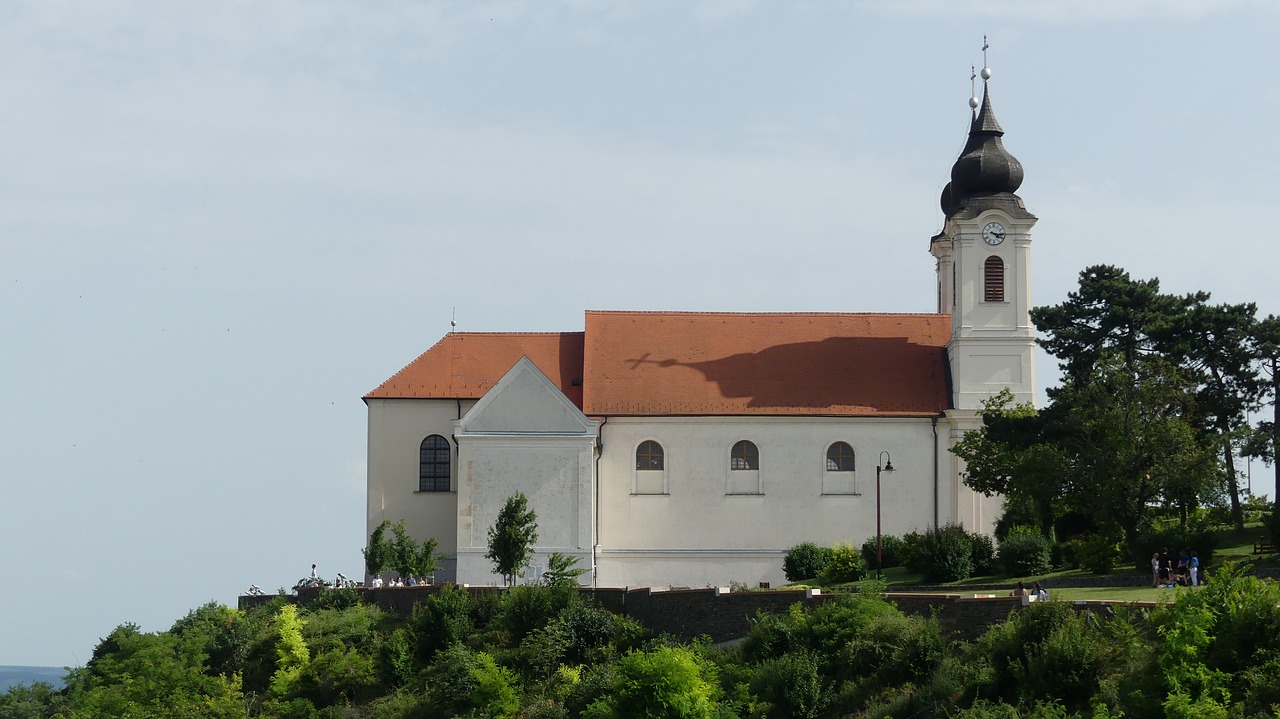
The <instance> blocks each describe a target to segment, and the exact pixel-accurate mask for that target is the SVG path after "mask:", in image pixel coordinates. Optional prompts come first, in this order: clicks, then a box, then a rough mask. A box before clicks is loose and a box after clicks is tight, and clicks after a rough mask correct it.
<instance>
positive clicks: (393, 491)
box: [364, 72, 1036, 587]
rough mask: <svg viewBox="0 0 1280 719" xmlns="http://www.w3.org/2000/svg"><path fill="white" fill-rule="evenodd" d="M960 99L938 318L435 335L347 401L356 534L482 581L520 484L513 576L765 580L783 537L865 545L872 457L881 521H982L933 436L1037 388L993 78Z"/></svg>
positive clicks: (599, 321)
mask: <svg viewBox="0 0 1280 719" xmlns="http://www.w3.org/2000/svg"><path fill="white" fill-rule="evenodd" d="M986 75H987V73H985V72H984V76H986ZM984 84H985V83H984ZM974 104H975V105H977V107H975V112H974V114H973V116H972V123H971V127H970V131H969V136H968V142H967V144H966V145H965V147H964V149H963V150H962V152H961V154H960V157H959V158H958V159H957V160H956V161H955V164H954V165H953V166H952V168H951V180H950V183H949V184H948V185H947V186H946V188H945V189H944V190H943V193H942V200H941V204H942V211H943V213H944V215H945V222H944V225H943V228H942V231H941V232H940V233H938V234H937V235H936V236H934V237H933V238H932V239H931V241H930V244H929V251H930V253H931V254H932V255H933V257H934V258H935V261H936V272H937V303H938V304H937V313H935V314H878V313H873V314H863V313H842V312H831V313H720V312H631V311H587V312H586V318H585V325H584V328H583V330H582V331H579V332H553V333H524V332H510V333H504V332H454V333H450V334H448V335H446V336H445V337H443V338H442V339H441V340H440V341H439V342H437V343H436V344H435V345H434V346H432V347H431V348H430V349H428V350H427V351H426V352H424V353H423V354H422V355H421V356H419V357H418V358H417V359H415V360H413V361H412V362H410V363H409V364H408V366H406V367H405V368H404V369H402V370H400V371H399V372H397V373H396V374H395V375H394V376H392V377H391V378H390V379H388V380H387V381H385V382H383V383H382V384H381V385H379V386H378V387H377V389H374V390H373V391H371V392H369V393H368V394H367V395H366V396H365V397H364V401H365V403H366V404H367V405H368V409H369V425H368V433H369V434H368V441H369V448H368V513H367V528H366V536H367V533H369V532H372V531H373V529H374V528H375V527H376V526H377V525H378V524H379V523H381V522H382V521H383V520H391V521H392V522H397V521H400V520H404V521H405V523H406V526H407V528H408V529H409V531H410V533H411V534H412V535H413V536H414V537H416V538H417V539H419V540H425V539H427V538H430V537H434V538H435V539H436V540H437V541H438V542H439V548H440V550H441V551H442V552H444V553H445V554H447V555H448V559H447V561H446V562H445V568H444V570H443V572H442V575H437V576H436V581H454V582H458V583H469V584H497V583H499V582H500V579H499V577H498V576H497V575H496V574H494V573H493V571H492V569H491V567H490V562H489V561H488V560H486V559H485V557H484V555H485V552H486V549H487V547H486V544H487V530H488V528H489V527H490V526H491V525H492V524H493V522H494V520H495V518H496V517H497V514H498V510H499V509H500V508H501V507H502V505H503V503H504V502H505V501H506V499H507V498H508V497H509V496H511V495H513V494H514V493H516V492H523V493H524V494H525V495H526V496H527V497H528V498H529V502H530V506H531V508H532V509H534V510H535V511H536V512H537V516H538V534H539V540H538V542H537V544H536V547H535V551H536V554H535V559H534V560H533V564H532V565H531V567H530V577H529V578H530V579H534V578H536V577H537V576H538V574H539V573H540V571H541V569H542V567H544V566H545V562H546V557H547V556H548V555H549V554H550V553H552V552H561V553H564V554H569V555H572V556H574V557H577V558H578V559H579V564H578V566H579V567H581V568H584V569H587V570H588V571H587V572H586V573H585V574H584V575H582V577H580V581H582V583H584V584H593V585H596V586H628V585H629V586H686V587H703V586H709V585H712V586H727V585H728V584H729V583H730V582H741V583H746V584H749V585H755V584H756V583H759V582H771V583H774V584H775V585H777V584H780V583H782V582H783V581H784V578H783V573H782V559H783V555H784V554H785V552H786V550H787V549H788V548H789V547H791V546H793V545H795V544H798V543H800V542H804V541H812V542H816V543H818V544H821V545H831V544H833V543H835V542H839V541H847V542H851V543H853V544H854V545H855V546H857V545H860V544H861V542H863V541H864V540H865V539H867V538H868V537H874V536H875V534H876V521H877V509H876V505H877V496H876V467H877V465H878V464H880V465H883V463H884V461H885V460H888V459H891V460H892V463H893V465H894V467H895V469H896V471H894V472H893V473H892V474H885V475H884V480H883V494H882V503H881V505H882V508H881V521H882V526H883V532H884V533H885V534H901V533H904V532H908V531H912V530H924V529H926V528H928V527H931V526H940V525H944V524H947V523H951V522H955V523H960V524H963V525H965V526H966V527H969V528H970V529H972V530H977V531H982V532H991V531H992V529H993V527H994V523H995V521H996V520H997V519H998V517H999V513H1000V510H1001V500H1000V499H999V498H987V497H983V496H982V495H979V494H976V493H974V492H972V491H970V490H969V489H968V488H967V487H965V486H964V484H963V482H962V481H961V476H962V470H963V466H962V464H961V463H960V461H959V460H958V459H957V458H956V457H955V456H954V455H952V454H951V453H950V452H949V451H948V450H949V448H950V447H951V445H952V444H953V443H954V442H956V440H957V439H959V438H960V437H962V436H963V435H964V433H965V432H967V431H969V430H971V429H974V428H976V427H978V426H979V425H980V422H981V418H980V417H979V416H978V414H977V410H978V409H980V407H981V404H982V401H983V400H984V399H986V398H987V397H989V396H991V395H992V394H994V393H996V392H998V391H1000V390H1001V389H1002V388H1006V387H1007V388H1009V389H1010V390H1011V391H1012V392H1013V394H1014V396H1015V398H1016V399H1017V400H1018V401H1020V402H1030V401H1033V399H1034V394H1035V390H1034V379H1035V374H1034V365H1033V358H1034V346H1035V339H1034V330H1033V327H1032V325H1031V321H1030V317H1029V310H1030V302H1031V277H1030V272H1029V253H1030V249H1031V229H1032V226H1033V225H1034V224H1035V222H1036V218H1035V216H1034V215H1032V214H1031V213H1029V212H1027V210H1026V208H1025V207H1024V205H1023V202H1022V200H1021V198H1019V197H1018V195H1016V194H1014V193H1015V192H1016V191H1017V190H1018V187H1019V186H1020V185H1021V183H1022V178H1023V171H1022V166H1021V164H1020V163H1019V162H1018V160H1017V159H1015V158H1014V157H1013V156H1012V155H1011V154H1009V152H1007V151H1006V150H1005V148H1004V146H1003V143H1002V140H1001V138H1002V136H1003V135H1004V131H1003V130H1002V129H1001V127H1000V124H999V123H998V122H997V121H996V116H995V113H994V111H993V110H992V107H991V98H990V92H989V88H986V87H984V91H983V97H982V100H981V103H977V102H976V101H975V103H974ZM886 453H887V454H886Z"/></svg>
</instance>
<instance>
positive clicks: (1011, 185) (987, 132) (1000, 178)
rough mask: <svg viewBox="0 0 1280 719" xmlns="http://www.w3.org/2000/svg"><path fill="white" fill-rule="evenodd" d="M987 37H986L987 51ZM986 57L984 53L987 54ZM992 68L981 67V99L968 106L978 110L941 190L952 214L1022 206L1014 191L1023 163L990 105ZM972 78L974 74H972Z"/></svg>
mask: <svg viewBox="0 0 1280 719" xmlns="http://www.w3.org/2000/svg"><path fill="white" fill-rule="evenodd" d="M985 40H986V38H983V41H984V42H983V50H984V53H983V54H984V55H985V50H986V49H987V47H986V42H985ZM984 60H985V57H984ZM990 79H991V68H989V67H983V68H982V101H981V102H979V101H978V98H977V97H976V96H975V97H973V98H972V99H970V101H969V106H970V107H971V108H975V109H976V110H977V112H976V113H974V114H973V118H972V120H971V121H970V123H969V138H968V141H967V142H966V143H965V146H964V149H963V150H961V151H960V157H959V158H957V159H956V161H955V164H954V165H952V166H951V182H950V183H948V184H947V186H946V187H945V188H944V189H943V190H942V197H941V203H940V204H941V205H942V211H943V212H944V213H945V214H946V215H947V216H948V217H950V216H951V215H953V214H955V213H956V212H958V211H960V210H961V209H962V208H964V207H968V206H973V205H975V201H978V200H985V201H983V202H980V203H977V204H981V205H983V206H990V205H992V204H1000V205H1006V204H1008V203H1009V202H1010V201H1012V202H1014V203H1016V206H1018V207H1021V206H1022V200H1021V199H1020V198H1018V196H1017V195H1015V194H1014V193H1015V192H1017V191H1018V188H1019V187H1021V186H1022V179H1023V171H1022V163H1021V162H1018V158H1016V157H1014V156H1013V155H1012V154H1010V153H1009V151H1008V150H1006V149H1005V148H1004V141H1003V140H1002V139H1001V138H1003V137H1004V128H1002V127H1000V122H999V121H998V120H996V113H995V110H993V109H992V107H991V88H990V86H989V85H988V81H989V80H990ZM970 80H971V81H972V80H973V76H972V75H971V76H970Z"/></svg>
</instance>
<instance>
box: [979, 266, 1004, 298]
mask: <svg viewBox="0 0 1280 719" xmlns="http://www.w3.org/2000/svg"><path fill="white" fill-rule="evenodd" d="M982 270H983V271H982V289H983V291H982V298H983V300H984V301H986V302H1004V261H1003V260H1001V259H1000V258H999V257H996V256H994V255H993V256H991V257H988V258H987V262H986V264H985V265H984V266H983V268H982Z"/></svg>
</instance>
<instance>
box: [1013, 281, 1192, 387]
mask: <svg viewBox="0 0 1280 719" xmlns="http://www.w3.org/2000/svg"><path fill="white" fill-rule="evenodd" d="M1190 301H1191V299H1188V298H1179V297H1174V296H1172V295H1166V294H1162V293H1161V292H1160V280H1158V279H1154V278H1153V279H1150V280H1134V279H1132V278H1130V277H1129V273H1128V272H1125V271H1124V270H1122V269H1120V268H1119V267H1113V266H1111V265H1094V266H1092V267H1086V268H1085V269H1084V270H1081V272H1080V281H1079V289H1077V290H1075V291H1073V292H1070V293H1068V294H1067V299H1066V301H1065V302H1063V303H1061V304H1058V305H1051V306H1045V307H1035V308H1032V310H1031V321H1032V322H1033V323H1035V326H1036V329H1037V330H1039V332H1040V335H1041V336H1040V339H1039V343H1040V346H1041V347H1044V349H1045V351H1046V352H1048V353H1049V354H1051V355H1053V356H1054V357H1057V358H1058V359H1059V361H1060V363H1059V367H1061V368H1062V371H1063V385H1064V386H1071V385H1079V384H1084V383H1087V382H1088V381H1089V379H1090V377H1092V376H1093V374H1094V372H1095V371H1096V370H1097V369H1098V368H1099V367H1100V366H1101V365H1102V362H1103V360H1104V358H1108V357H1109V358H1111V359H1110V360H1108V361H1115V358H1118V361H1119V362H1120V364H1121V365H1123V366H1125V367H1127V368H1130V369H1132V368H1133V367H1135V366H1136V365H1137V363H1138V362H1139V360H1141V358H1143V357H1147V356H1151V355H1155V354H1158V353H1159V352H1160V343H1161V339H1162V338H1164V337H1167V335H1168V331H1169V328H1170V326H1171V324H1172V323H1173V321H1174V318H1176V317H1177V316H1178V315H1179V314H1180V313H1181V312H1182V311H1183V310H1184V308H1185V307H1186V306H1187V304H1188V303H1189V302H1190ZM1050 395H1052V392H1050Z"/></svg>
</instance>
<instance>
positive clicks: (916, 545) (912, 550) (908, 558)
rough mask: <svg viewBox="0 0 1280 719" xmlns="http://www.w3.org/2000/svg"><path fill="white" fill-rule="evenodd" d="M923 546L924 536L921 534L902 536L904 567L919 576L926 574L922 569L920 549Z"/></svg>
mask: <svg viewBox="0 0 1280 719" xmlns="http://www.w3.org/2000/svg"><path fill="white" fill-rule="evenodd" d="M923 544H924V535H923V534H921V533H919V532H907V533H906V534H904V535H902V566H904V567H906V568H907V569H910V570H911V571H913V572H916V573H918V574H923V573H924V571H923V570H922V569H921V568H920V567H921V563H920V547H921V545H923Z"/></svg>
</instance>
